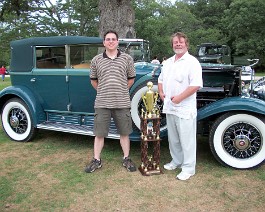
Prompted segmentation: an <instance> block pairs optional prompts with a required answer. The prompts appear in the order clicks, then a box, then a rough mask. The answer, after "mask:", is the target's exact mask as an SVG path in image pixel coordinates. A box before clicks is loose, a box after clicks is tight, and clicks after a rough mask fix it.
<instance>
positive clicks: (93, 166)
mask: <svg viewBox="0 0 265 212" xmlns="http://www.w3.org/2000/svg"><path fill="white" fill-rule="evenodd" d="M101 167H102V164H101V160H97V159H95V158H93V160H92V161H91V162H90V163H89V164H88V165H87V166H86V167H85V172H86V173H91V172H93V171H95V170H96V169H99V168H101Z"/></svg>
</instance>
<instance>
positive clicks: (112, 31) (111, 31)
mask: <svg viewBox="0 0 265 212" xmlns="http://www.w3.org/2000/svg"><path fill="white" fill-rule="evenodd" d="M109 33H113V34H115V35H116V38H117V40H118V39H119V36H118V33H117V32H116V31H114V30H108V31H107V32H105V34H104V35H103V39H104V40H105V38H106V35H107V34H109Z"/></svg>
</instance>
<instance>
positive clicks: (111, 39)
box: [105, 38, 117, 41]
mask: <svg viewBox="0 0 265 212" xmlns="http://www.w3.org/2000/svg"><path fill="white" fill-rule="evenodd" d="M105 41H117V39H116V38H106V39H105Z"/></svg>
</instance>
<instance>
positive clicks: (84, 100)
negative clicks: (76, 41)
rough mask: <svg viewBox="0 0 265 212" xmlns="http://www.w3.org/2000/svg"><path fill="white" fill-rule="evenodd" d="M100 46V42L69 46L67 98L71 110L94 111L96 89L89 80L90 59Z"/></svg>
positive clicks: (79, 111) (99, 49) (91, 112)
mask: <svg viewBox="0 0 265 212" xmlns="http://www.w3.org/2000/svg"><path fill="white" fill-rule="evenodd" d="M101 48H102V44H93V45H92V44H81V45H71V46H70V47H69V55H70V64H71V65H70V68H69V69H68V77H69V82H68V83H69V99H70V105H71V112H77V113H88V114H90V115H92V114H93V113H94V102H95V98H96V90H95V89H94V88H93V87H92V85H91V81H90V77H89V76H90V64H91V60H92V59H93V57H94V56H95V55H97V54H98V53H99V52H100V51H102V50H101Z"/></svg>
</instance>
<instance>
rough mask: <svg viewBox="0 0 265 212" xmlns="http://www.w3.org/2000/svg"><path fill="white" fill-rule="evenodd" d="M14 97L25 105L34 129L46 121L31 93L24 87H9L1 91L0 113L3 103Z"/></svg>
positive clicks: (42, 111) (41, 109)
mask: <svg viewBox="0 0 265 212" xmlns="http://www.w3.org/2000/svg"><path fill="white" fill-rule="evenodd" d="M14 97H18V98H20V99H22V100H23V101H24V102H25V103H26V104H27V106H28V107H29V110H30V112H31V114H32V119H33V124H34V126H35V127H36V126H37V124H38V123H40V122H42V121H45V120H46V115H45V112H44V110H43V108H42V106H41V104H40V102H39V101H38V99H37V98H36V96H35V95H34V94H33V92H32V91H31V90H29V89H28V88H27V87H25V86H9V87H6V88H4V89H3V90H2V91H1V92H0V102H1V104H0V107H1V108H0V109H1V110H0V111H2V107H3V105H4V104H5V102H6V101H7V100H9V99H11V98H14Z"/></svg>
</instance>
